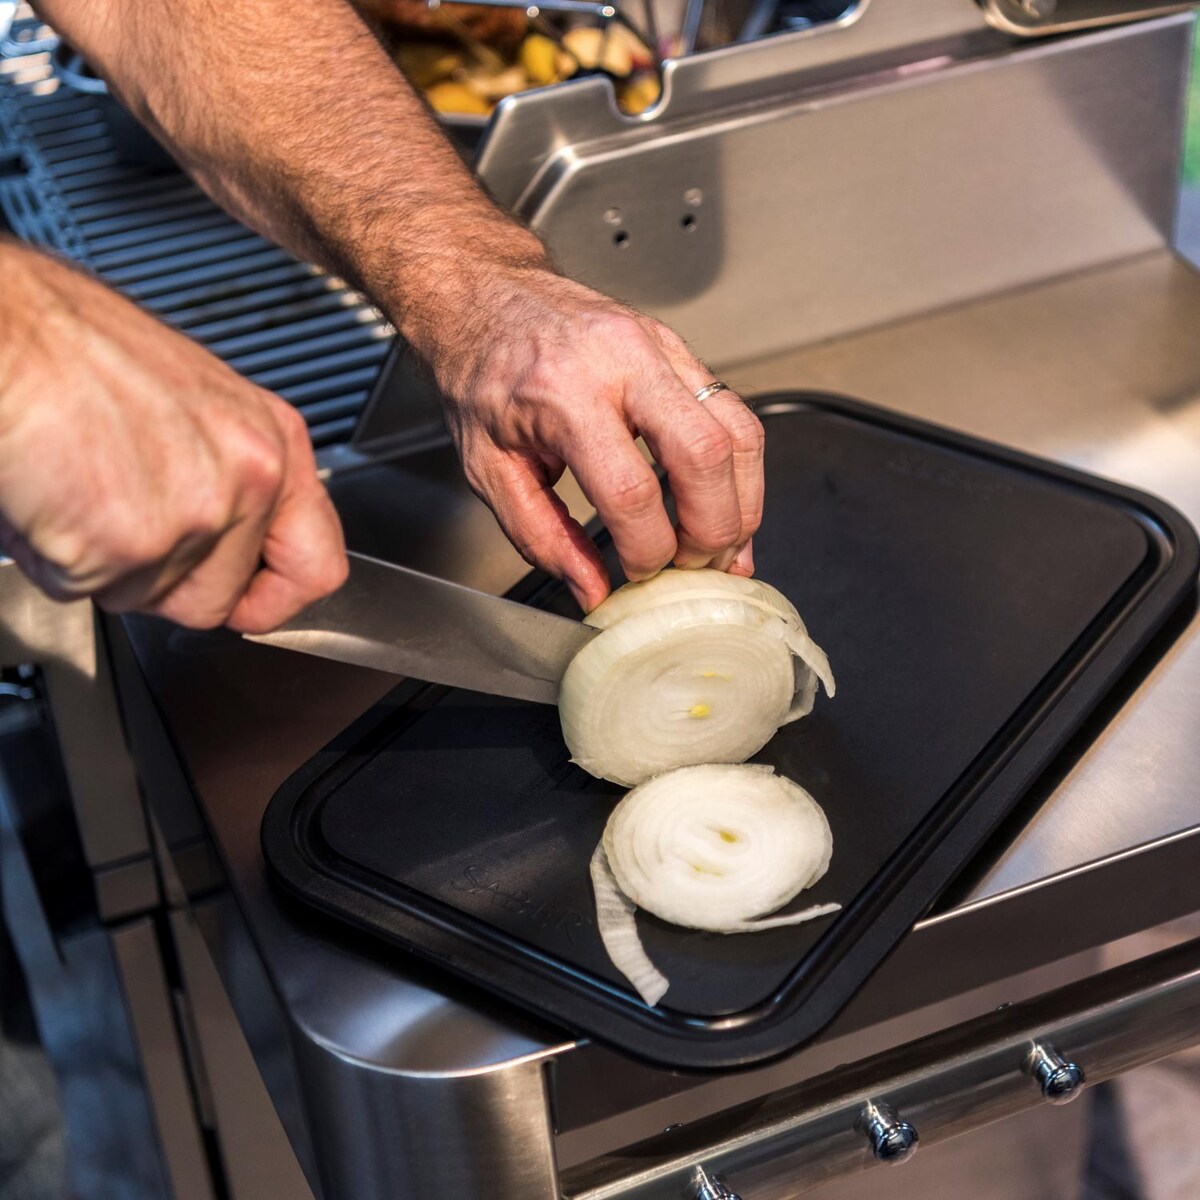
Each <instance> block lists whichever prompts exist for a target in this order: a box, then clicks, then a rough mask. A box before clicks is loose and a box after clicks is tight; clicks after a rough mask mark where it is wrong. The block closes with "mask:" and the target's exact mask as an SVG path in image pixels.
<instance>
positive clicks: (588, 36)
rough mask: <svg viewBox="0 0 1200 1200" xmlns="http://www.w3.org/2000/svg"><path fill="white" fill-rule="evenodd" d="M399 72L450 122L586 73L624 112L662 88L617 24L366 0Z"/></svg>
mask: <svg viewBox="0 0 1200 1200" xmlns="http://www.w3.org/2000/svg"><path fill="white" fill-rule="evenodd" d="M359 7H360V8H361V9H362V10H363V11H364V12H365V13H366V14H367V15H368V16H369V17H371V18H372V19H373V20H374V21H375V22H376V24H377V25H378V26H379V28H380V29H381V32H382V34H383V37H384V41H385V44H387V45H388V46H389V48H390V50H391V53H392V54H393V56H394V57H395V59H396V62H397V63H398V65H399V66H400V68H401V70H403V71H404V73H405V74H406V75H407V76H408V78H409V79H410V80H412V82H413V84H414V85H415V86H416V87H418V88H419V89H421V91H422V92H423V93H424V95H425V98H426V99H427V100H428V101H429V104H430V106H431V107H432V108H433V109H434V110H435V111H436V112H438V113H440V114H442V115H444V116H451V117H453V116H480V117H482V116H486V115H487V114H489V113H490V112H491V111H492V109H493V108H495V106H496V105H497V104H498V103H499V102H500V101H501V100H503V99H504V98H505V97H506V96H511V95H515V94H516V93H517V92H523V91H527V90H528V89H530V88H535V87H546V86H548V85H550V84H554V83H561V82H562V81H564V80H566V79H572V78H574V77H576V76H578V75H580V74H595V73H602V74H605V75H608V76H609V77H610V78H611V79H612V80H613V82H614V85H615V87H616V89H617V98H618V102H619V103H620V105H621V107H622V108H623V109H624V110H625V111H626V112H631V113H636V112H643V111H644V110H645V109H647V108H649V107H650V106H651V105H652V104H653V103H654V102H655V101H656V100H657V99H658V97H659V94H660V91H661V87H660V84H659V78H658V72H657V70H656V69H655V63H654V56H653V55H652V54H651V53H650V51H649V50H648V49H647V47H646V46H645V45H644V44H643V42H642V41H641V40H640V39H639V38H638V36H637V35H636V34H635V33H633V32H632V30H630V29H629V28H627V27H626V26H625V25H622V24H620V23H618V22H616V21H612V22H609V23H608V24H607V25H606V26H605V27H603V28H600V27H597V26H593V25H579V26H576V27H575V28H571V29H567V30H565V31H562V30H558V29H557V28H555V27H554V26H552V25H551V24H549V22H548V21H547V20H545V19H542V18H539V19H538V20H537V21H536V25H535V23H534V22H532V21H531V20H530V18H529V17H528V16H527V15H526V12H525V11H524V10H523V9H502V8H490V7H487V6H485V5H475V4H453V3H451V4H442V5H439V6H438V7H436V8H429V7H428V6H427V4H426V3H425V2H424V0H360V4H359Z"/></svg>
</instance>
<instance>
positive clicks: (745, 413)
mask: <svg viewBox="0 0 1200 1200" xmlns="http://www.w3.org/2000/svg"><path fill="white" fill-rule="evenodd" d="M730 420H731V422H732V424H733V437H734V440H735V441H736V443H737V445H738V447H739V448H740V449H741V450H743V451H746V452H749V453H753V454H754V455H755V456H756V457H758V456H761V454H762V452H763V450H764V449H765V447H766V443H767V432H766V430H765V429H764V428H763V423H762V422H761V421H760V420H759V419H758V417H757V416H755V414H754V413H753V412H752V411H751V409H749V408H748V407H747V406H746V405H745V404H738V406H737V409H736V410H735V411H734V413H733V414H732V416H731V418H730Z"/></svg>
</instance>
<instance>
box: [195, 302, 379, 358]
mask: <svg viewBox="0 0 1200 1200" xmlns="http://www.w3.org/2000/svg"><path fill="white" fill-rule="evenodd" d="M342 330H346V331H348V332H349V333H352V334H353V335H354V336H355V337H356V338H358V340H359V341H362V339H363V337H364V336H367V337H370V336H375V337H385V336H387V334H388V333H389V330H388V327H387V325H386V324H385V323H384V321H383V319H382V318H381V317H376V316H373V315H370V316H368V315H366V314H364V313H363V312H362V310H361V309H359V308H346V307H344V306H339V307H337V308H336V309H334V310H333V311H331V312H326V313H324V314H322V315H321V316H319V317H311V318H309V319H307V320H301V321H296V320H288V319H287V318H286V316H284V317H283V320H282V323H279V322H277V323H276V324H274V325H272V326H269V327H267V328H262V327H261V326H260V327H258V328H255V329H254V330H252V331H251V332H248V333H240V334H229V333H225V334H224V335H223V336H222V335H221V334H218V333H211V334H209V333H204V332H201V331H200V330H198V329H193V330H192V336H193V337H196V338H200V339H201V340H203V341H204V344H205V345H206V346H208V348H209V349H210V350H211V351H212V352H213V353H214V354H219V355H220V356H221V357H222V358H224V359H226V360H231V359H233V358H235V357H237V356H240V355H243V354H254V353H257V352H258V351H262V350H268V349H270V348H272V347H274V346H280V345H287V344H289V343H291V342H300V341H303V344H305V345H311V344H312V343H311V342H310V341H309V339H310V338H322V337H328V336H330V335H332V334H335V333H339V332H340V331H342Z"/></svg>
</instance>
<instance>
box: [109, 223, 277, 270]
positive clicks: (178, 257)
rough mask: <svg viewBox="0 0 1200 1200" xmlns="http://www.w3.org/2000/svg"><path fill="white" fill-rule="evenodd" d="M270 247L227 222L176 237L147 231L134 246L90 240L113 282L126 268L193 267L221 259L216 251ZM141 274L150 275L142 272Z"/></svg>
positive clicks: (237, 250)
mask: <svg viewBox="0 0 1200 1200" xmlns="http://www.w3.org/2000/svg"><path fill="white" fill-rule="evenodd" d="M268 245H270V243H269V242H267V241H265V240H264V239H263V238H260V237H257V236H254V235H252V237H251V238H247V237H246V236H245V230H241V229H230V228H229V222H228V221H221V222H218V223H216V224H213V223H210V224H209V226H208V228H196V229H193V230H192V231H191V232H189V233H182V234H177V235H176V236H175V237H164V236H160V237H156V236H155V235H154V234H153V233H149V232H148V233H147V235H146V238H145V240H144V241H142V242H133V243H132V244H131V243H130V242H129V240H128V238H126V239H125V244H124V245H118V246H116V247H114V248H111V249H107V250H106V249H103V248H102V247H101V246H100V245H98V244H97V242H95V241H89V248H90V250H91V255H92V262H93V263H95V265H96V267H97V268H98V269H99V270H101V271H104V272H105V273H106V274H109V275H111V276H112V277H113V278H114V279H115V278H117V276H118V273H119V272H121V271H124V270H125V269H126V268H128V269H129V270H136V269H137V268H138V266H139V265H140V264H142V263H153V264H154V266H155V267H156V268H157V267H162V266H163V265H164V264H171V263H175V262H179V263H185V264H189V265H190V264H191V263H198V262H202V261H207V260H210V259H215V258H218V257H220V255H219V254H218V253H217V251H219V250H222V249H230V248H233V253H240V252H241V251H242V250H243V249H262V248H264V247H266V246H268ZM141 273H142V274H149V273H150V272H149V271H148V270H143V271H142V272H141ZM154 273H155V274H157V273H158V272H157V271H155V272H154Z"/></svg>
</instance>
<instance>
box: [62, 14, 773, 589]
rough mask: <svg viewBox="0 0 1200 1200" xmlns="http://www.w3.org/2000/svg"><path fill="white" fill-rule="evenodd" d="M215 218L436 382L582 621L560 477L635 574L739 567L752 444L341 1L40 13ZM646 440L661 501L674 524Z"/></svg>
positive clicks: (743, 564)
mask: <svg viewBox="0 0 1200 1200" xmlns="http://www.w3.org/2000/svg"><path fill="white" fill-rule="evenodd" d="M40 8H41V10H42V12H43V15H44V16H45V17H46V18H47V19H48V20H50V21H51V22H52V23H53V24H54V25H55V26H57V27H58V28H59V29H60V30H61V31H62V32H63V33H64V35H65V36H67V37H68V39H69V40H71V41H72V42H73V43H74V44H75V45H76V46H77V47H78V48H79V49H80V50H81V51H82V52H83V53H84V54H85V55H86V56H87V57H88V58H89V59H90V60H91V61H92V63H93V64H95V65H96V66H97V67H98V69H99V70H100V71H101V72H102V74H103V75H104V76H105V78H106V79H107V80H108V81H109V83H110V85H111V86H112V87H113V89H114V90H115V91H116V92H117V93H118V94H119V95H120V96H121V98H122V99H123V100H124V101H125V103H126V104H128V105H129V107H130V108H131V109H132V110H133V111H134V112H135V113H137V115H138V116H139V117H140V118H141V119H142V120H143V121H144V122H145V123H146V124H147V125H148V126H149V127H150V128H151V129H152V130H153V131H154V132H155V133H156V134H157V136H158V137H159V138H160V139H161V140H162V141H163V142H164V143H166V144H167V145H168V146H169V147H170V148H171V149H172V151H173V152H174V153H175V155H176V156H177V157H178V159H179V160H180V161H181V162H182V163H183V164H184V165H185V166H186V167H187V168H188V170H189V171H190V172H191V173H192V174H193V175H194V176H195V177H196V179H197V180H198V181H199V182H200V183H201V184H202V186H204V187H205V188H206V189H207V190H208V191H209V192H210V193H211V194H212V195H213V196H214V197H215V198H216V199H217V200H218V201H219V202H220V203H221V204H223V205H224V206H225V207H227V208H228V209H230V210H231V211H232V212H234V213H235V214H237V215H238V216H239V217H240V218H242V219H243V220H244V221H246V222H247V223H248V224H250V225H251V226H253V227H254V228H256V229H257V230H259V231H260V232H262V233H263V234H264V235H266V236H267V237H270V238H271V239H273V240H275V241H278V242H280V243H282V244H283V245H285V246H287V247H289V248H290V249H291V250H293V251H295V252H296V253H297V254H300V255H302V256H304V257H307V258H310V259H312V260H314V261H316V262H319V263H321V264H323V265H325V266H327V267H329V268H330V269H332V270H333V271H335V272H337V273H338V274H340V275H342V276H343V277H345V278H347V279H349V280H351V281H352V282H354V283H355V284H356V285H357V286H359V287H361V288H362V289H363V290H364V291H365V292H366V293H367V294H368V295H370V296H371V297H372V298H373V299H374V300H375V301H376V302H377V303H378V304H379V305H380V306H381V307H382V308H383V309H384V310H385V311H386V312H387V314H388V316H389V317H390V318H391V320H392V321H393V323H394V324H395V325H396V326H397V328H398V329H399V330H400V332H401V333H402V334H403V335H404V336H405V337H406V338H407V339H408V341H409V342H410V343H411V344H412V345H413V346H414V347H415V348H416V349H417V351H418V352H419V353H421V354H422V356H423V357H424V358H425V359H426V361H427V362H428V363H429V364H430V366H431V367H432V369H433V371H434V373H435V375H436V378H437V380H438V384H439V386H440V388H441V390H442V391H443V393H444V394H445V396H446V397H447V400H448V417H449V422H450V427H451V430H452V432H453V433H454V436H455V438H456V440H457V443H458V446H459V450H460V453H461V455H462V458H463V463H464V467H465V470H466V473H467V476H468V478H469V480H470V481H471V484H472V486H473V487H474V488H475V489H476V491H478V492H479V494H480V495H481V496H482V497H483V498H484V499H485V500H486V501H487V502H488V504H489V505H491V507H492V508H493V510H494V511H495V513H496V515H497V517H498V518H499V520H500V522H501V524H502V525H503V527H504V529H505V531H506V532H507V533H508V534H509V536H510V537H511V538H512V540H513V542H514V543H515V544H516V546H517V547H518V549H519V550H520V551H521V552H522V553H523V554H524V555H525V557H526V558H527V559H529V560H530V561H531V562H533V563H535V564H537V565H538V566H541V567H543V568H545V569H546V570H548V571H550V572H551V573H552V574H554V575H557V576H559V577H562V578H565V579H566V580H567V581H568V583H569V584H570V585H571V587H572V590H573V591H574V592H575V595H576V596H577V597H578V598H579V600H580V601H581V603H583V604H584V606H585V607H588V608H590V607H593V606H594V605H595V604H596V603H598V602H599V601H600V600H601V599H602V598H603V596H604V595H605V593H606V592H607V589H608V581H607V578H606V575H605V572H604V568H603V565H602V564H601V561H600V558H599V555H598V553H597V551H596V549H595V547H594V546H592V544H591V543H590V542H589V541H588V539H587V538H586V537H585V536H584V534H583V531H582V530H581V529H580V528H579V526H578V525H577V524H576V523H575V522H574V521H572V520H571V518H570V517H569V516H568V515H567V513H566V511H565V508H564V507H563V505H562V504H561V502H559V501H558V499H557V497H556V496H555V495H554V493H553V491H552V490H551V488H552V484H553V482H554V481H555V480H556V479H557V477H558V475H559V474H560V473H561V471H562V470H563V467H564V465H566V466H569V467H570V468H571V469H572V470H573V472H574V473H575V475H576V476H577V478H578V480H579V482H580V484H581V486H582V488H583V490H584V492H585V493H586V494H587V496H588V497H589V499H590V500H591V501H592V503H593V504H594V505H595V506H596V508H597V509H598V510H599V512H600V514H601V516H602V517H603V518H604V520H605V522H606V524H607V525H608V527H609V529H610V531H611V532H612V535H613V538H614V541H615V543H616V546H617V549H618V552H619V553H620V556H621V560H622V565H623V567H624V569H625V571H626V573H627V574H628V575H629V576H630V577H631V578H640V577H644V576H647V575H649V574H652V573H653V572H655V571H656V570H658V569H659V568H661V567H662V566H664V565H665V564H667V563H668V562H670V561H672V559H674V561H675V562H676V563H678V564H679V565H681V566H703V565H708V564H712V565H715V566H717V567H721V568H731V569H733V570H735V571H740V572H742V573H745V574H749V573H750V572H751V571H752V570H753V560H752V556H751V550H750V538H751V536H752V535H753V533H754V531H755V529H756V528H757V526H758V522H759V519H760V516H761V507H762V429H761V426H760V425H759V423H758V421H757V420H756V418H755V417H754V416H753V414H751V413H750V411H749V410H748V409H747V408H746V407H745V406H744V405H743V404H742V403H741V402H740V401H739V400H738V399H737V397H736V396H734V395H733V394H732V393H728V392H726V393H721V394H719V395H718V396H716V397H714V398H713V399H712V400H711V401H709V402H708V403H707V404H705V405H700V404H699V403H697V401H696V400H695V399H694V395H693V393H694V392H695V391H696V390H697V389H698V388H700V387H702V386H703V385H704V384H706V383H708V382H709V381H710V380H711V375H710V374H709V373H708V371H707V370H706V369H705V368H704V366H703V365H702V364H701V363H700V362H698V361H697V360H696V359H695V357H694V356H693V355H692V354H691V353H690V351H689V350H688V349H687V347H686V346H685V345H684V344H683V342H682V341H681V340H680V339H679V338H678V337H677V336H676V335H674V334H673V333H672V332H671V331H670V330H668V329H666V328H665V327H664V326H662V325H660V324H658V323H657V322H654V321H651V320H649V319H647V318H645V317H643V316H641V315H640V314H637V313H634V312H632V311H630V310H629V309H627V308H624V307H623V306H621V305H618V304H616V303H615V302H613V301H611V300H608V299H606V298H605V297H602V296H600V295H599V294H597V293H595V292H593V291H591V290H590V289H587V288H584V287H582V286H580V285H578V284H575V283H573V282H571V281H569V280H567V279H564V278H562V277H561V276H559V275H557V274H556V273H555V272H554V271H553V269H552V268H551V266H550V264H549V262H548V261H547V258H546V255H545V252H544V250H543V248H542V246H541V244H540V243H539V241H538V240H537V238H536V237H534V236H533V235H532V234H531V233H530V232H528V231H527V230H525V229H523V228H521V227H520V226H519V225H518V224H516V223H515V222H513V221H512V220H510V219H509V218H508V217H506V216H505V215H504V214H503V213H501V212H500V210H499V209H498V208H497V207H496V206H495V205H494V204H492V203H491V201H490V200H489V199H488V198H487V197H486V196H485V195H484V194H483V192H482V191H481V189H480V188H479V186H478V185H477V183H476V182H475V180H474V179H473V177H472V176H471V174H470V172H469V171H468V170H467V169H466V168H465V167H464V166H463V164H462V162H461V160H460V159H459V157H458V155H457V153H456V152H455V151H454V149H453V148H452V147H451V146H450V144H449V143H448V142H447V141H446V139H445V138H444V137H443V135H442V134H441V132H440V130H439V129H438V128H437V125H436V123H435V121H434V120H433V119H432V117H431V116H430V115H429V113H428V112H427V111H426V109H425V107H424V105H423V103H422V102H421V100H420V99H419V97H418V96H417V95H416V94H415V93H414V92H413V90H412V89H411V87H409V85H408V84H407V82H406V81H405V80H404V78H403V76H402V75H401V74H400V73H399V72H398V71H397V70H396V68H395V67H394V66H393V64H392V63H391V61H390V60H389V59H388V57H387V56H386V54H385V53H384V51H383V50H382V49H381V47H380V46H379V45H378V43H377V42H376V40H375V39H374V37H373V36H372V35H371V33H370V32H369V31H368V29H367V28H366V26H365V25H364V24H363V22H362V21H361V19H360V18H359V17H358V15H357V14H356V13H355V12H354V11H353V10H352V9H351V8H350V6H349V5H348V4H347V3H344V2H343V0H328V2H327V3H326V4H322V5H320V6H317V7H314V6H313V5H302V4H295V3H294V2H293V0H255V3H253V4H248V5H240V6H238V7H237V8H236V11H235V10H233V9H231V8H230V7H229V6H228V5H226V4H223V3H218V2H217V0H175V2H174V3H170V4H168V3H161V2H159V3H146V0H88V2H86V3H85V2H84V0H42V3H41V4H40ZM637 435H641V436H642V437H643V438H644V439H645V440H646V442H647V444H648V445H649V446H650V449H651V452H652V453H653V454H654V457H655V459H656V460H657V461H658V462H659V463H660V464H661V465H662V466H663V467H664V468H665V469H666V471H667V473H668V475H669V477H670V481H671V485H672V490H673V493H674V496H675V501H676V509H677V513H678V527H677V528H672V525H671V522H670V520H669V518H668V516H667V513H666V510H665V507H664V505H663V502H662V497H661V493H660V490H659V487H658V484H657V481H656V479H655V477H654V475H653V473H652V472H651V470H650V468H649V467H648V465H647V464H646V463H645V461H644V460H643V459H642V457H641V456H640V454H639V453H638V451H637V448H636V446H635V445H634V438H635V436H637Z"/></svg>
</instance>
